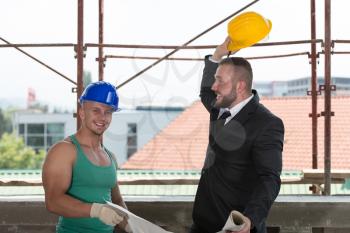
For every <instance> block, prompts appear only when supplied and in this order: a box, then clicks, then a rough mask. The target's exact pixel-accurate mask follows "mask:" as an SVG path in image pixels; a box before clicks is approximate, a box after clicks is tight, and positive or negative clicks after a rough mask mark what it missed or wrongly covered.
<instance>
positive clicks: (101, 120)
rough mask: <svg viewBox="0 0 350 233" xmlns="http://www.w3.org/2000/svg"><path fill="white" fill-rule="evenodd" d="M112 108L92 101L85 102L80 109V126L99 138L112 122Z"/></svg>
mask: <svg viewBox="0 0 350 233" xmlns="http://www.w3.org/2000/svg"><path fill="white" fill-rule="evenodd" d="M113 112H114V110H113V108H112V107H110V106H108V105H105V104H101V103H98V102H93V101H85V102H84V103H83V105H82V107H81V109H80V112H79V114H80V118H81V120H82V125H83V127H85V128H86V129H88V130H89V131H90V132H92V133H93V134H95V135H97V136H101V135H102V134H103V133H104V131H105V130H106V129H107V128H108V126H109V124H110V123H111V120H112V114H113Z"/></svg>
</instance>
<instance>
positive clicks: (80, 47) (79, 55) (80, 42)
mask: <svg viewBox="0 0 350 233" xmlns="http://www.w3.org/2000/svg"><path fill="white" fill-rule="evenodd" d="M258 1H259V0H255V1H252V2H250V3H249V4H247V5H245V6H244V7H242V8H241V9H239V10H238V11H236V12H234V13H233V14H231V15H229V16H227V17H225V18H224V19H222V20H221V21H219V22H218V23H216V24H214V25H213V26H211V27H209V28H208V29H206V30H204V31H203V32H201V33H200V34H198V35H197V36H195V37H193V38H191V39H190V40H188V41H187V42H186V43H184V44H182V45H180V46H179V45H139V44H134V45H125V44H104V36H103V35H104V0H98V3H99V8H98V19H99V24H98V25H99V30H98V33H99V35H98V44H94V43H84V36H83V35H84V20H83V19H84V15H83V12H84V0H77V10H78V17H77V43H51V44H50V43H47V44H12V43H10V42H9V41H7V40H6V39H4V38H1V37H0V40H1V41H3V42H4V43H5V44H0V48H6V47H12V48H14V49H17V50H18V51H20V52H21V53H23V54H25V55H26V56H28V57H30V58H31V59H33V60H34V61H36V62H38V63H40V64H41V65H43V66H44V67H46V68H47V69H49V70H51V71H52V72H55V73H56V74H57V75H59V76H61V77H62V78H64V79H66V80H67V81H69V82H71V83H72V84H74V85H75V88H73V89H72V91H73V92H76V97H77V99H79V96H80V95H81V94H82V92H83V68H84V56H85V51H86V50H87V48H88V47H93V48H98V57H97V58H96V61H97V62H98V79H99V80H103V79H104V67H105V62H106V61H107V60H108V59H146V60H156V61H155V62H153V63H152V64H151V65H149V66H147V67H145V68H144V69H142V70H141V71H139V72H137V73H136V74H135V75H133V76H132V77H130V78H128V79H127V80H126V81H124V82H123V83H121V84H120V85H119V86H118V87H117V88H121V87H123V86H124V85H126V84H128V83H129V82H131V81H132V80H134V79H136V78H138V77H139V76H140V75H141V74H143V73H145V72H146V71H148V70H149V69H151V68H152V67H154V66H156V65H157V64H159V63H160V62H162V61H164V60H174V61H198V60H202V59H198V58H191V57H172V55H173V54H175V53H176V52H178V51H179V50H191V49H195V50H200V49H208V48H215V47H216V46H217V45H203V46H191V45H189V44H190V43H192V42H193V41H195V40H196V39H198V38H199V37H201V36H202V35H204V34H206V33H207V32H209V31H211V30H212V29H214V28H216V27H217V26H218V25H220V24H222V23H224V22H226V21H227V20H228V19H230V18H232V17H234V16H235V15H237V14H239V13H240V12H242V11H244V10H245V9H248V8H249V7H250V6H252V5H254V4H255V3H257V2H258ZM324 4H325V25H324V29H325V35H324V39H317V38H316V11H315V0H310V9H311V11H310V17H311V25H310V30H311V38H310V40H298V41H281V42H271V43H259V44H256V45H254V47H259V46H278V45H295V44H309V45H310V51H299V52H295V53H287V54H275V55H269V56H256V57H247V59H274V58H282V57H291V56H307V57H308V58H309V61H310V64H311V83H312V85H311V90H310V91H308V92H307V94H308V95H310V96H311V98H312V106H311V113H310V114H309V116H310V117H311V118H312V126H311V127H312V168H313V169H317V168H318V167H317V164H318V161H317V158H318V150H317V148H318V145H317V120H318V117H320V116H324V119H325V123H324V148H325V151H324V179H325V181H324V184H325V187H324V194H325V195H330V193H331V190H330V184H331V117H332V116H334V112H332V109H331V92H332V91H334V90H335V89H336V87H335V86H334V85H331V72H330V71H331V55H333V54H350V52H349V51H333V48H334V46H335V44H337V43H339V44H341V43H350V40H332V39H331V1H330V0H324ZM317 44H321V47H322V51H320V52H317V49H316V45H317ZM24 47H72V48H74V51H75V53H76V59H77V78H76V80H77V81H74V80H73V79H71V78H69V77H67V76H66V75H64V74H62V73H61V72H59V71H57V70H56V69H54V68H53V67H51V66H49V65H47V64H45V63H44V62H43V61H41V60H40V59H38V58H36V57H34V56H32V55H31V54H29V53H27V52H25V51H24V50H22V49H21V48H24ZM104 48H135V49H152V50H156V49H171V50H172V51H171V52H169V53H167V54H166V55H165V56H163V57H152V56H120V55H119V56H118V55H113V54H107V55H105V54H104ZM320 55H323V56H324V58H325V70H324V77H325V82H324V84H323V85H320V86H317V71H316V66H317V65H316V64H317V59H318V58H319V57H320ZM321 91H323V92H324V97H325V102H324V111H323V112H321V113H317V96H318V95H320V94H321ZM77 102H78V101H77ZM79 108H80V106H79V104H77V111H78V110H79ZM75 115H76V114H75ZM80 124H81V122H80V119H79V118H78V117H77V128H79V127H80Z"/></svg>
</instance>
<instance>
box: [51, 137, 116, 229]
mask: <svg viewBox="0 0 350 233" xmlns="http://www.w3.org/2000/svg"><path fill="white" fill-rule="evenodd" d="M70 139H71V140H72V142H73V143H74V145H75V146H76V149H77V158H76V161H75V164H74V166H73V172H72V182H71V185H70V187H69V189H68V191H67V194H68V195H70V196H72V197H74V198H76V199H78V200H80V201H82V202H86V203H93V202H97V203H106V201H111V189H112V188H113V187H115V185H116V180H117V174H116V165H115V163H114V160H113V159H112V155H111V154H110V152H109V151H108V150H106V149H105V148H104V150H105V151H106V153H107V154H108V156H109V158H110V160H111V164H110V165H109V166H97V165H95V164H93V163H92V162H91V161H90V160H89V159H88V158H87V157H86V155H85V154H84V152H83V150H82V148H81V146H80V144H79V142H78V140H77V139H76V137H75V136H74V135H72V136H70ZM113 229H114V227H112V226H109V225H106V224H104V223H103V222H101V221H100V220H99V219H98V218H66V217H62V216H60V217H59V220H58V224H57V227H56V232H57V233H73V232H74V233H78V232H79V233H97V232H98V233H112V232H113Z"/></svg>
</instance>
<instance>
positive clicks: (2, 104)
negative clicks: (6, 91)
mask: <svg viewBox="0 0 350 233" xmlns="http://www.w3.org/2000/svg"><path fill="white" fill-rule="evenodd" d="M8 107H14V108H25V107H26V102H25V100H24V99H22V98H11V99H7V98H0V108H2V109H6V108H8Z"/></svg>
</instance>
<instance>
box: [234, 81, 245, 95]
mask: <svg viewBox="0 0 350 233" xmlns="http://www.w3.org/2000/svg"><path fill="white" fill-rule="evenodd" d="M246 87H247V84H246V82H244V81H242V80H239V81H238V82H237V86H236V91H237V92H238V93H243V92H245V91H246Z"/></svg>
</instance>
